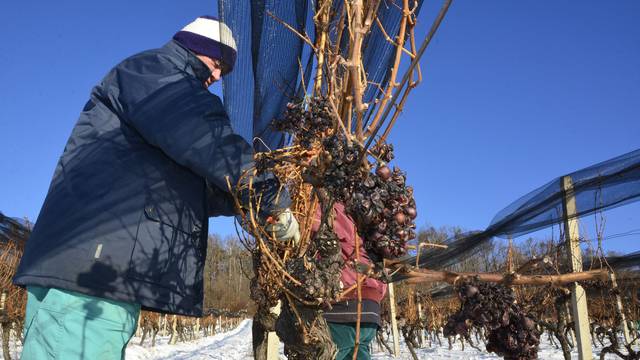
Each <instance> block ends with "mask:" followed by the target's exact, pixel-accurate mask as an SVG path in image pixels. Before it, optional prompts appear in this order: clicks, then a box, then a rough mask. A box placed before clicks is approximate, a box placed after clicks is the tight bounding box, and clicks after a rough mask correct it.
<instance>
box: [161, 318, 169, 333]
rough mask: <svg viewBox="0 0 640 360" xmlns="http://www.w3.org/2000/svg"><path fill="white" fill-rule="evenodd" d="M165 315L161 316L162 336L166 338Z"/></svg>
mask: <svg viewBox="0 0 640 360" xmlns="http://www.w3.org/2000/svg"><path fill="white" fill-rule="evenodd" d="M167 321H168V320H167V314H164V315H163V316H162V336H167Z"/></svg>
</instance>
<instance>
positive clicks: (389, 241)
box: [346, 165, 417, 258]
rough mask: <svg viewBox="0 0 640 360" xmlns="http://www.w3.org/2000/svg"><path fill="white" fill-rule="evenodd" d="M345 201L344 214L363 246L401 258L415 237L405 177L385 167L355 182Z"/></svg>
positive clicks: (413, 211) (413, 212)
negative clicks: (356, 230)
mask: <svg viewBox="0 0 640 360" xmlns="http://www.w3.org/2000/svg"><path fill="white" fill-rule="evenodd" d="M352 194H353V195H352V196H351V197H350V198H349V199H348V201H347V202H346V204H347V211H348V212H349V214H351V216H352V217H353V219H354V220H355V222H356V224H358V229H359V231H360V232H361V233H362V235H363V237H364V238H365V239H366V241H365V247H366V248H367V250H373V251H374V252H375V253H377V254H379V255H381V256H382V257H385V258H393V257H398V256H401V255H404V253H405V251H406V250H405V249H406V242H407V241H409V240H411V239H413V238H415V227H416V225H415V223H414V219H415V218H416V215H417V212H416V204H415V200H414V198H413V189H412V188H411V187H410V186H406V177H405V174H404V173H403V172H402V171H400V169H398V168H394V169H393V171H391V170H390V169H389V168H388V167H387V166H386V165H381V166H379V167H378V168H377V169H376V173H375V174H371V173H368V174H367V176H366V177H365V179H364V181H361V182H359V183H357V184H356V185H355V187H354V189H353V192H352Z"/></svg>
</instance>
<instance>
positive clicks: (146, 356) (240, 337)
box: [126, 320, 616, 360]
mask: <svg viewBox="0 0 640 360" xmlns="http://www.w3.org/2000/svg"><path fill="white" fill-rule="evenodd" d="M542 338H543V341H542V345H541V347H540V351H539V352H538V358H539V359H544V360H556V359H557V360H563V359H564V357H563V356H562V352H561V351H560V350H559V349H556V348H555V347H553V346H552V345H550V344H549V341H548V340H547V336H546V335H544V336H543V337H542ZM167 342H168V337H159V338H158V339H157V342H156V346H155V347H153V348H152V347H151V346H150V341H149V340H146V341H145V344H144V346H139V345H137V344H139V343H140V339H139V338H134V339H132V340H131V343H130V344H129V347H128V348H127V355H126V359H127V360H169V359H176V360H196V359H225V360H227V359H228V360H232V359H233V360H241V359H251V358H253V356H252V354H251V320H244V321H243V322H241V323H240V325H239V326H238V327H237V328H236V329H234V330H231V331H229V332H227V333H222V334H217V335H215V336H211V337H208V338H203V339H199V340H196V341H193V342H189V343H179V344H177V345H168V344H167ZM389 345H390V346H392V344H389ZM437 345H438V344H434V347H433V348H428V349H427V348H425V349H416V354H417V355H418V358H419V359H424V360H444V359H466V360H489V359H501V358H500V357H498V356H496V355H494V354H489V353H487V352H485V351H478V350H476V349H474V348H472V347H470V346H465V349H464V351H463V350H462V348H461V345H460V343H459V342H458V343H456V344H454V346H453V349H452V350H449V347H448V343H447V342H446V340H443V346H437ZM400 348H401V351H400V356H399V357H398V358H394V357H393V356H391V355H390V354H388V353H385V352H384V351H382V349H379V348H378V345H377V344H375V343H374V344H373V354H372V358H373V359H375V360H393V359H400V360H404V359H407V360H410V359H413V358H412V357H411V354H410V353H409V349H408V348H407V347H406V346H405V344H404V342H401V345H400ZM480 348H481V349H482V348H484V346H483V345H480ZM598 354H599V351H598V349H596V348H594V355H595V356H598ZM280 355H281V359H286V358H285V357H284V355H283V346H282V345H281V346H280ZM572 358H573V359H578V353H577V352H576V351H574V352H573V353H572ZM607 359H616V357H613V356H607Z"/></svg>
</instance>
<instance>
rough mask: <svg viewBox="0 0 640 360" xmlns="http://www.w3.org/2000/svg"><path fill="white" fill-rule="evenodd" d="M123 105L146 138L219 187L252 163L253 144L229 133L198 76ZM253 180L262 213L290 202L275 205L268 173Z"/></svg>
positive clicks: (215, 100) (245, 199)
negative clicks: (259, 191) (260, 194)
mask: <svg viewBox="0 0 640 360" xmlns="http://www.w3.org/2000/svg"><path fill="white" fill-rule="evenodd" d="M120 86H122V84H120ZM127 105H128V106H125V105H123V104H121V108H122V109H123V110H124V115H125V116H124V117H125V119H123V120H125V121H127V122H128V123H129V124H130V125H132V126H133V127H134V128H135V129H136V130H137V131H138V132H139V133H140V135H141V136H142V137H143V138H144V139H145V141H146V142H148V143H149V144H150V145H152V146H155V147H157V148H159V149H160V150H162V151H163V152H164V153H165V154H166V155H167V156H168V157H170V158H171V159H173V160H174V161H175V162H177V163H179V164H180V165H182V166H185V167H187V168H189V169H191V170H192V171H193V172H194V173H196V174H198V175H200V176H202V177H204V178H206V180H207V182H208V183H210V184H211V185H212V186H215V187H216V188H217V189H218V190H220V189H224V190H225V191H226V189H228V186H227V180H226V178H227V177H229V181H230V182H231V184H232V185H235V184H237V183H238V180H239V179H240V176H241V175H242V173H243V171H244V170H247V169H249V168H251V167H253V165H254V163H253V149H252V147H251V146H250V145H249V144H248V143H247V142H246V141H245V140H244V138H242V137H241V136H240V135H238V134H236V133H234V132H233V130H232V128H231V124H230V122H229V119H228V117H227V114H226V112H225V111H224V108H223V106H222V102H221V101H220V99H219V98H218V97H217V96H215V95H213V94H211V93H210V92H209V91H208V90H207V89H205V88H204V87H203V86H202V84H200V83H198V82H197V80H196V79H191V78H189V77H183V78H181V79H179V80H177V81H168V82H166V84H163V85H162V86H160V87H158V88H157V89H155V90H154V91H152V92H150V93H149V94H148V95H146V96H144V97H143V98H141V99H140V100H139V101H137V102H135V103H134V104H127ZM253 182H254V184H255V187H256V188H258V189H260V190H262V191H263V204H262V206H263V209H264V211H263V213H265V214H271V213H275V212H278V211H279V210H281V209H284V208H286V207H287V206H288V205H289V199H288V196H285V197H284V198H282V200H281V201H279V203H278V204H275V203H274V200H275V198H276V194H277V191H278V189H279V184H278V181H277V180H276V179H275V177H274V176H273V175H272V174H265V175H262V176H260V177H257V178H254V180H253ZM247 195H248V194H244V195H243V196H242V202H243V203H244V204H243V205H246V204H247V203H248V196H247ZM221 201H222V200H221ZM227 210H228V209H224V211H223V212H224V213H228V211H227Z"/></svg>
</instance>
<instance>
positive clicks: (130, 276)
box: [14, 41, 288, 315]
mask: <svg viewBox="0 0 640 360" xmlns="http://www.w3.org/2000/svg"><path fill="white" fill-rule="evenodd" d="M209 74H210V71H209V70H208V68H207V67H206V65H205V64H204V63H202V62H201V61H200V60H199V59H198V58H197V57H196V56H195V55H194V54H193V53H192V52H190V51H189V50H187V49H185V48H183V47H182V46H180V45H179V44H178V43H176V42H175V41H171V42H169V43H168V44H166V45H165V46H164V47H162V48H160V49H155V50H150V51H146V52H142V53H140V54H137V55H134V56H132V57H130V58H128V59H126V60H124V61H123V62H121V63H120V64H118V65H117V66H116V67H115V68H113V69H112V70H111V71H110V72H109V73H108V74H107V76H106V77H105V78H104V79H103V80H102V82H101V83H100V84H99V85H98V86H96V87H95V88H94V89H93V90H92V92H91V98H90V100H89V102H87V104H86V105H85V107H84V109H83V111H82V113H81V115H80V118H79V120H78V122H77V124H76V125H75V127H74V129H73V132H72V134H71V136H70V138H69V141H68V142H67V145H66V147H65V149H64V152H63V154H62V156H61V157H60V160H59V163H58V165H57V167H56V169H55V173H54V175H53V179H52V181H51V185H50V188H49V192H48V194H47V197H46V199H45V202H44V204H43V206H42V209H41V211H40V214H39V216H38V220H37V221H36V224H35V226H34V228H33V232H32V234H31V237H30V238H29V240H28V241H27V243H26V248H25V252H24V256H23V257H22V261H21V262H20V266H19V268H18V271H17V274H16V276H15V278H14V282H15V283H16V284H18V285H39V286H46V287H57V288H62V289H67V290H72V291H77V292H81V293H85V294H88V295H93V296H99V297H104V298H108V299H114V300H119V301H128V302H136V303H139V304H141V305H142V307H143V308H147V309H153V310H160V311H164V312H169V313H176V314H184V315H200V314H201V313H202V300H203V281H202V270H203V265H204V260H205V256H206V247H207V234H208V229H207V223H208V222H207V220H208V217H210V216H217V215H227V216H230V215H233V214H234V207H233V205H232V201H231V197H230V195H229V194H228V193H227V191H226V189H227V182H226V179H225V177H227V176H228V177H229V178H230V180H231V182H232V183H235V182H236V181H237V180H238V178H239V177H240V175H241V173H242V171H243V170H244V169H247V168H250V167H252V166H253V150H252V147H251V146H250V145H249V144H248V143H247V142H246V141H245V140H243V138H242V137H240V136H239V135H237V134H234V132H233V130H232V129H231V126H230V124H229V119H228V117H227V114H226V113H225V111H224V109H223V106H222V103H221V101H220V99H219V98H218V97H217V96H215V95H213V94H211V93H210V92H209V91H208V90H207V89H205V88H204V86H203V84H202V83H203V80H204V79H206V78H207V77H208V76H209ZM255 186H257V187H258V188H262V189H264V190H265V194H264V195H263V203H262V206H263V207H265V208H264V209H265V211H266V212H276V211H278V210H279V209H281V208H284V207H286V206H288V200H286V196H285V200H282V202H281V203H280V204H271V203H270V200H271V199H273V198H275V193H276V191H277V187H278V184H277V182H276V181H275V180H274V179H273V178H272V176H270V175H266V176H264V177H262V178H258V179H257V180H256V183H255Z"/></svg>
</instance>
